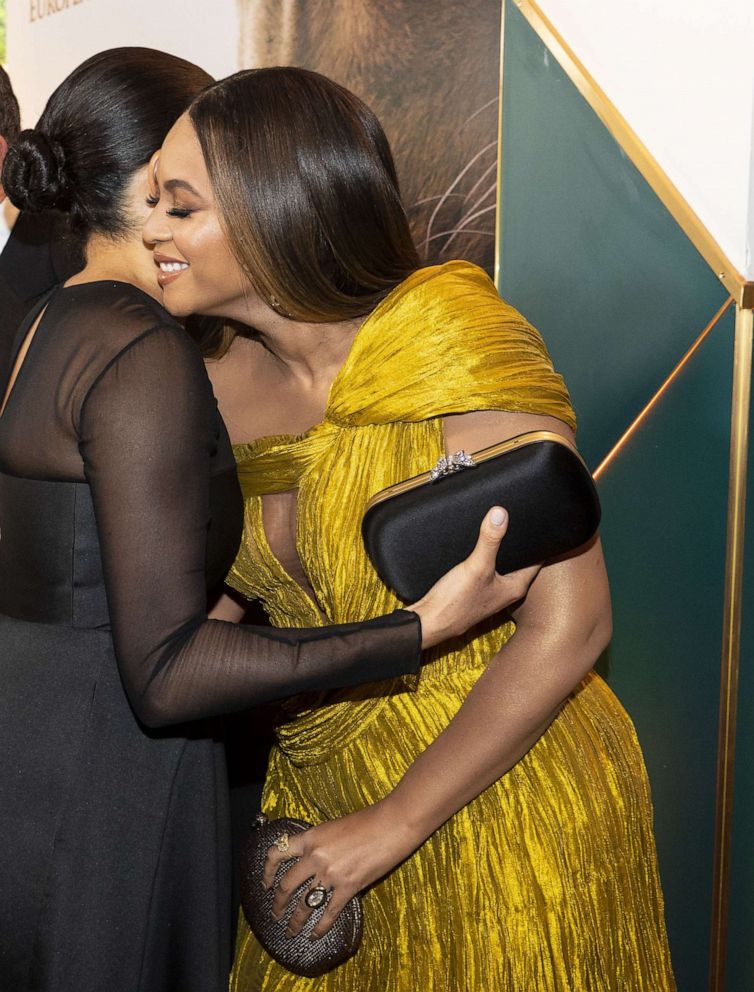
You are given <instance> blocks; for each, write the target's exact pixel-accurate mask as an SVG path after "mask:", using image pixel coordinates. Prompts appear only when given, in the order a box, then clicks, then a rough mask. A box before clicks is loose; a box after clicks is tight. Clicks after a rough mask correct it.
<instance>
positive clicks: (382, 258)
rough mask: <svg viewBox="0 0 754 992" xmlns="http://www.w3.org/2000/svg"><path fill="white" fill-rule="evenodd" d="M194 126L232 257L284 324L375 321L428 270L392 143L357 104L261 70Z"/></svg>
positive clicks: (215, 96) (336, 89)
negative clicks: (396, 293)
mask: <svg viewBox="0 0 754 992" xmlns="http://www.w3.org/2000/svg"><path fill="white" fill-rule="evenodd" d="M189 116H190V118H191V121H192V123H193V126H194V128H195V130H196V133H197V136H198V138H199V142H200V144H201V148H202V152H203V154H204V159H205V162H206V165H207V170H208V172H209V176H210V180H211V182H212V188H213V191H214V194H215V197H216V199H217V202H218V204H219V208H220V212H221V217H222V222H223V226H224V228H225V231H226V234H227V236H228V239H229V241H230V244H231V247H232V249H233V252H234V254H235V256H236V258H237V259H238V261H239V263H240V265H241V266H242V268H243V269H244V271H245V272H246V273H247V275H248V276H249V279H250V280H251V282H252V284H253V285H254V287H255V289H256V290H257V292H258V293H260V295H261V296H262V297H263V298H265V299H266V300H268V301H269V302H270V303H271V304H272V305H273V306H274V307H275V308H276V309H278V310H279V311H280V312H282V313H285V314H287V315H288V316H291V317H293V318H295V319H298V320H306V321H314V322H322V321H337V320H348V319H352V318H355V317H360V316H364V315H366V314H368V313H370V312H371V311H372V310H373V309H374V307H375V306H376V305H377V303H379V302H380V300H382V299H383V298H384V297H385V296H386V295H387V294H388V293H389V292H390V290H392V289H393V288H395V286H397V285H398V283H400V282H402V281H403V280H404V279H405V278H406V277H407V276H408V275H410V274H411V273H412V272H413V271H415V270H416V269H417V268H418V267H419V264H420V263H419V257H418V254H417V251H416V248H415V246H414V243H413V241H412V239H411V234H410V231H409V227H408V221H407V219H406V214H405V212H404V209H403V205H402V203H401V199H400V193H399V190H398V179H397V176H396V173H395V166H394V164H393V157H392V154H391V152H390V147H389V145H388V142H387V138H386V137H385V134H384V132H383V130H382V127H381V126H380V123H379V121H378V120H377V118H376V117H375V115H374V114H373V113H372V111H371V110H370V109H369V108H368V107H367V106H366V105H365V104H364V103H363V102H362V101H361V100H359V98H358V97H356V96H354V94H353V93H350V92H349V91H348V90H346V89H344V88H343V87H342V86H339V85H338V84H337V83H334V82H333V81H332V80H330V79H327V78H326V77H325V76H321V75H319V73H316V72H310V71H308V70H306V69H297V68H290V67H282V68H273V69H252V70H249V71H246V72H238V73H235V75H233V76H229V77H228V78H227V79H223V80H221V81H220V82H218V83H215V84H214V85H213V86H210V87H209V88H208V89H206V90H204V91H203V92H202V93H201V94H200V95H199V96H198V97H197V98H196V99H195V100H194V102H193V103H192V104H191V107H190V108H189Z"/></svg>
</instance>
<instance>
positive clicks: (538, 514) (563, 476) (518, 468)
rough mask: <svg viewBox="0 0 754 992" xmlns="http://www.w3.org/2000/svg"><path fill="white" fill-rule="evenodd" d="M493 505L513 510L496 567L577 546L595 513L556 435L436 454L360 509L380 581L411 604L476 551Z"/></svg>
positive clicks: (583, 478) (572, 458)
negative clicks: (427, 468) (425, 468)
mask: <svg viewBox="0 0 754 992" xmlns="http://www.w3.org/2000/svg"><path fill="white" fill-rule="evenodd" d="M492 506H503V507H505V509H506V510H507V511H508V516H509V524H508V531H507V533H506V535H505V538H504V539H503V543H502V544H501V546H500V551H499V552H498V556H497V569H498V571H499V572H500V573H501V574H505V573H507V572H515V571H516V570H517V569H519V568H525V567H526V566H528V565H536V564H538V563H539V562H544V561H549V560H550V559H552V558H557V557H558V556H560V555H563V554H565V553H567V552H568V551H573V550H574V549H575V548H578V547H579V546H580V545H582V544H584V543H585V542H586V541H588V540H589V539H590V538H591V537H593V536H594V534H595V532H596V531H597V527H598V526H599V522H600V504H599V498H598V496H597V490H596V489H595V487H594V482H593V481H592V477H591V474H590V473H589V470H588V469H587V467H586V465H585V464H584V462H583V461H582V460H581V457H580V456H579V454H578V452H577V451H576V450H575V449H574V448H573V447H572V446H571V445H570V444H569V443H568V442H567V441H566V440H565V439H564V438H562V437H561V436H560V435H559V434H554V433H552V432H551V431H531V432H529V433H527V434H519V435H518V436H517V437H513V438H510V439H509V440H508V441H503V442H501V443H500V444H495V445H493V446H492V447H490V448H484V449H482V450H481V451H477V452H474V454H473V455H470V456H469V455H467V454H465V452H463V451H459V452H457V453H456V454H454V455H449V456H447V457H444V458H441V459H440V461H439V462H438V463H437V465H436V466H435V468H433V469H432V471H431V472H425V473H424V474H423V475H417V476H415V477H414V478H412V479H407V480H406V481H404V482H400V483H398V484H397V485H395V486H390V487H389V488H388V489H383V490H382V491H381V492H379V493H377V495H376V496H374V497H373V498H372V499H371V500H370V501H369V504H368V505H367V508H366V511H365V513H364V519H363V521H362V535H363V538H364V544H365V545H366V549H367V552H368V553H369V557H370V558H371V559H372V563H373V564H374V567H375V568H376V569H377V572H378V574H379V576H380V578H381V579H382V581H383V582H384V583H385V584H386V585H388V586H390V587H391V588H392V589H393V590H394V591H395V592H396V593H397V594H398V596H399V597H400V598H401V599H402V600H403V601H404V602H406V603H413V602H416V600H418V599H421V597H422V596H424V594H425V593H426V592H427V591H428V590H429V589H430V588H431V587H432V586H433V585H434V584H435V582H437V580H438V579H439V578H441V577H442V576H443V575H444V574H445V573H446V572H447V571H449V570H450V569H451V568H452V567H453V566H454V565H457V564H458V563H459V562H460V561H462V560H463V559H464V558H466V557H467V556H468V555H469V554H470V553H471V552H472V551H473V549H474V545H475V544H476V542H477V537H478V535H479V525H480V524H481V522H482V518H483V517H484V515H485V514H486V513H487V511H488V510H489V509H490V507H492Z"/></svg>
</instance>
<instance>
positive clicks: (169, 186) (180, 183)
mask: <svg viewBox="0 0 754 992" xmlns="http://www.w3.org/2000/svg"><path fill="white" fill-rule="evenodd" d="M163 185H164V188H165V189H166V190H167V191H168V193H172V192H173V190H175V189H185V190H186V192H187V193H193V194H194V196H198V197H199V198H201V194H200V193H197V191H196V190H195V189H194V187H193V186H192V185H191V183H187V182H186V180H185V179H168V181H167V182H166V183H164V184H163Z"/></svg>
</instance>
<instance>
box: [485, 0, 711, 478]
mask: <svg viewBox="0 0 754 992" xmlns="http://www.w3.org/2000/svg"><path fill="white" fill-rule="evenodd" d="M503 65H504V77H503V147H502V157H503V162H502V167H503V168H502V171H503V183H502V190H501V228H502V230H501V232H500V291H501V293H502V295H503V296H504V297H506V298H507V299H509V300H510V302H511V303H513V304H514V306H516V307H518V308H519V309H520V310H521V311H522V312H523V313H524V314H525V315H526V316H527V317H528V318H529V320H531V321H532V323H533V324H535V326H537V327H538V328H539V330H540V331H541V332H542V334H543V335H544V337H545V340H546V342H547V344H548V347H549V349H550V351H551V353H552V356H553V358H554V360H555V363H556V365H557V366H558V368H559V369H560V371H562V373H563V374H564V376H565V377H566V381H567V383H568V386H569V388H570V390H571V394H572V396H573V400H574V405H575V407H576V411H577V413H578V415H579V422H580V433H579V443H580V446H581V450H582V452H583V454H584V456H585V458H586V459H587V461H588V462H589V464H590V465H592V466H595V465H596V464H597V463H598V461H599V460H600V459H601V458H602V456H603V455H604V454H605V453H606V452H607V451H608V450H609V448H610V447H611V445H612V444H613V443H614V442H615V441H616V440H617V438H618V437H619V436H620V435H621V434H622V433H623V431H624V430H625V428H626V426H627V425H628V424H629V423H630V422H631V421H632V420H633V418H634V416H635V415H636V413H637V412H638V411H639V410H640V409H641V408H642V407H643V406H644V404H645V403H646V402H647V400H648V399H649V398H650V397H651V396H652V395H653V393H654V392H655V390H656V389H657V387H658V386H659V385H660V384H661V383H662V382H663V380H664V379H665V377H666V376H667V375H668V373H669V372H670V370H671V369H672V368H673V367H674V365H675V364H676V362H677V361H678V359H679V358H680V357H681V356H682V355H683V353H684V352H685V351H686V349H687V348H688V346H689V345H690V344H691V343H692V341H693V340H694V338H695V337H696V335H697V334H699V332H700V331H701V330H702V329H703V327H704V326H705V325H706V324H707V322H708V321H709V319H710V318H711V317H712V316H713V314H714V313H715V312H716V311H717V309H718V307H719V306H720V304H721V303H722V301H723V300H724V299H725V296H726V293H725V290H724V289H723V287H722V286H721V285H720V283H719V282H718V280H717V279H716V278H715V276H714V274H713V273H712V272H711V271H710V269H709V267H708V266H707V264H706V263H705V261H704V259H702V257H701V256H700V255H699V254H698V252H697V251H696V249H695V248H694V247H693V245H692V244H691V242H690V241H689V240H688V239H687V238H686V236H685V235H684V233H683V232H682V231H681V229H680V228H679V227H678V226H677V225H676V223H675V221H674V220H673V218H672V217H671V216H670V214H669V213H668V212H667V210H666V209H665V207H664V206H663V205H662V204H661V203H660V201H659V200H658V198H657V197H656V196H655V194H654V193H653V191H652V190H651V188H650V187H649V186H648V185H647V183H646V182H645V181H644V179H643V178H642V177H641V175H640V174H639V172H638V171H637V170H636V168H635V167H634V166H633V165H632V164H631V162H629V161H628V159H627V158H626V157H625V155H624V154H623V152H622V151H621V149H620V148H619V146H618V145H617V143H616V142H615V141H614V140H613V138H612V137H611V135H610V134H609V132H608V131H607V130H606V129H605V127H604V126H603V125H602V123H601V122H600V121H599V119H598V118H597V116H596V115H595V114H594V112H593V111H592V110H591V108H590V107H589V105H588V104H587V103H586V101H585V100H584V99H583V98H582V97H581V95H580V94H579V92H578V91H577V90H576V88H575V86H574V85H573V84H572V83H571V81H570V80H569V79H568V77H567V76H566V75H565V73H564V72H563V70H562V69H561V68H560V66H559V65H558V63H557V62H556V61H555V59H554V58H553V56H552V55H551V54H550V53H549V52H548V50H547V49H546V48H545V46H544V45H543V44H542V42H541V41H540V39H539V38H538V37H537V36H536V34H535V33H534V31H533V30H532V29H531V28H530V27H529V25H528V24H527V23H526V21H525V20H524V18H523V16H522V15H521V14H520V12H519V11H518V9H517V8H516V7H515V6H514V4H513V3H512V2H511V0H507V2H506V9H505V53H504V63H503Z"/></svg>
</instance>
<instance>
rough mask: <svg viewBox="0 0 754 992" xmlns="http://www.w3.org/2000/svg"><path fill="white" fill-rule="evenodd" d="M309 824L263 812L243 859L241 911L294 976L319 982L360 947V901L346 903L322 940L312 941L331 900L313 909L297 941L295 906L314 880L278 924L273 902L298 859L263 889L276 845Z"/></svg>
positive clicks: (304, 886) (297, 894)
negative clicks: (291, 926)
mask: <svg viewBox="0 0 754 992" xmlns="http://www.w3.org/2000/svg"><path fill="white" fill-rule="evenodd" d="M310 826H311V824H309V823H305V822H304V821H303V820H294V819H289V818H280V819H278V820H268V819H267V817H266V816H265V815H264V814H263V813H260V814H259V816H257V818H256V821H255V823H254V826H253V828H252V830H251V832H250V834H249V839H248V841H247V842H246V846H245V848H244V850H243V853H242V855H241V908H242V909H243V912H244V916H245V917H246V920H247V922H248V924H249V926H250V928H251V931H252V933H253V934H254V936H255V937H256V938H257V940H258V941H259V943H260V944H261V945H262V947H263V948H264V949H265V951H267V953H268V954H269V955H270V957H272V958H274V959H275V960H276V961H277V962H278V964H281V965H282V966H283V967H284V968H287V969H288V971H292V972H293V973H294V974H295V975H302V976H304V977H305V978H316V977H317V976H318V975H324V974H325V972H327V971H330V970H332V969H333V968H336V967H337V966H338V965H339V964H342V963H343V962H344V961H347V960H348V958H350V957H352V956H353V955H354V954H355V953H356V951H357V950H358V949H359V944H360V942H361V932H362V910H361V900H360V899H359V897H358V896H354V897H353V899H351V900H350V901H349V902H347V903H346V905H345V906H344V907H343V909H342V910H341V911H340V913H339V914H338V916H337V918H336V920H335V922H334V923H333V925H332V927H331V928H330V929H329V930H328V932H327V933H326V934H325V935H324V936H323V937H319V938H317V939H315V940H311V939H310V936H311V932H312V930H313V929H314V927H315V926H316V925H317V923H318V922H319V920H320V919H321V917H322V914H323V913H324V911H325V909H326V907H327V902H326V901H325V902H324V903H323V904H322V905H321V906H320V907H318V908H317V909H313V910H312V912H311V915H310V916H309V919H308V920H307V922H306V923H305V924H304V927H303V929H302V930H301V933H299V934H298V935H297V936H296V937H288V936H287V933H286V931H287V928H288V920H289V919H290V917H291V914H292V913H293V910H294V907H295V904H296V903H297V902H298V900H299V899H303V898H304V896H305V894H306V892H307V891H308V890H309V889H310V881H306V882H304V883H303V884H302V885H301V886H299V888H298V889H296V891H295V893H294V895H293V897H292V899H291V901H290V903H289V905H288V909H287V910H286V912H285V914H284V915H283V916H282V917H281V918H280V920H275V919H274V918H273V916H272V900H273V898H274V896H275V888H276V887H277V885H278V884H279V882H280V879H281V878H282V877H283V875H284V874H285V872H286V871H287V870H288V868H290V867H291V866H292V865H294V864H295V863H296V861H298V858H289V859H288V860H287V861H283V862H282V863H281V864H280V865H279V867H278V870H277V874H276V875H275V881H274V883H273V886H272V888H270V889H265V888H263V886H262V876H263V874H264V864H265V859H266V857H267V852H268V851H269V849H270V848H271V847H272V845H273V844H274V843H275V842H276V841H277V840H278V839H279V838H280V837H282V835H283V834H288V835H289V836H292V835H293V834H298V833H302V832H303V831H304V830H308V829H309V827H310Z"/></svg>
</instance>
